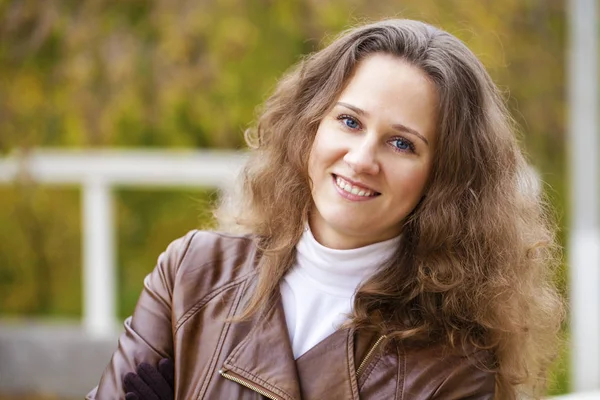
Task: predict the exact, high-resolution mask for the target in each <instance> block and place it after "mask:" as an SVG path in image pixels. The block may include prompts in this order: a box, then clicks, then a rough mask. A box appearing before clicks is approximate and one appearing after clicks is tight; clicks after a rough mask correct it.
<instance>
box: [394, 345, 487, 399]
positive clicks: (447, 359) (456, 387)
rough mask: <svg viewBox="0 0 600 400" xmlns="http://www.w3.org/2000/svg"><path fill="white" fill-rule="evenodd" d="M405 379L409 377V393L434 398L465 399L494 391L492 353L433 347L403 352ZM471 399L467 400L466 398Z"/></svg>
mask: <svg viewBox="0 0 600 400" xmlns="http://www.w3.org/2000/svg"><path fill="white" fill-rule="evenodd" d="M402 350H403V353H404V356H405V358H406V363H405V368H406V371H405V373H406V376H412V377H414V378H415V379H411V380H410V381H411V382H412V384H411V390H418V391H423V392H427V391H431V392H432V393H434V394H435V396H434V397H436V398H467V397H469V396H475V395H484V396H483V397H477V398H488V397H485V396H487V395H490V396H491V397H489V398H493V394H494V391H495V380H496V373H495V372H494V368H493V366H494V364H495V363H494V356H493V352H492V351H490V350H487V349H477V348H475V347H474V346H471V345H468V346H464V347H463V348H460V349H458V348H451V347H450V346H446V345H432V346H425V347H417V348H410V347H409V348H402ZM469 398H470V397H469Z"/></svg>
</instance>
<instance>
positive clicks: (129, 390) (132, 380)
mask: <svg viewBox="0 0 600 400" xmlns="http://www.w3.org/2000/svg"><path fill="white" fill-rule="evenodd" d="M174 370H175V367H174V365H173V361H172V360H170V359H168V358H163V359H162V360H160V361H159V362H158V369H156V368H154V367H153V366H152V365H150V364H148V363H141V364H139V365H138V367H137V373H134V372H129V373H128V374H127V375H125V378H124V379H123V383H124V385H125V392H126V394H125V399H126V400H173V399H174V397H175V395H174V387H175V385H174V382H175V379H174V373H175V372H174Z"/></svg>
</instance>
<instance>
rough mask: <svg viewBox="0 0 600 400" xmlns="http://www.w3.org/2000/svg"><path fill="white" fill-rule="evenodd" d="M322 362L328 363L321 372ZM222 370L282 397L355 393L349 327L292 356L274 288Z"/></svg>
mask: <svg viewBox="0 0 600 400" xmlns="http://www.w3.org/2000/svg"><path fill="white" fill-rule="evenodd" d="M359 347H362V346H359ZM359 351H360V350H359ZM359 354H360V353H359ZM323 365H327V366H329V368H327V369H326V371H324V368H322V366H323ZM223 370H224V371H230V372H233V373H234V374H235V375H237V376H238V377H240V378H241V379H242V380H244V381H245V382H249V383H251V384H252V385H253V386H255V387H258V388H261V389H262V390H265V389H266V391H267V392H269V393H270V394H272V395H275V397H278V398H281V399H285V400H300V399H317V398H338V399H355V400H358V398H359V397H358V386H357V381H356V369H355V343H354V330H353V329H341V330H338V331H336V332H335V333H333V334H332V335H330V336H328V337H327V338H325V339H324V340H323V341H322V342H320V343H319V344H317V345H316V346H315V347H313V348H312V349H310V350H309V351H308V352H306V353H305V354H303V355H302V356H301V357H300V358H299V359H298V360H294V355H293V352H292V346H291V344H290V340H289V334H288V330H287V325H286V322H285V315H284V311H283V305H282V303H281V297H280V295H279V293H278V294H277V296H276V299H275V301H274V304H273V306H272V307H271V309H270V310H269V311H268V312H267V314H266V315H265V316H264V317H263V319H261V320H260V322H258V323H256V324H255V326H254V327H253V329H252V330H251V331H250V332H249V333H248V336H247V337H246V338H245V339H244V340H243V341H242V342H240V343H239V344H238V345H237V346H236V347H235V348H234V350H233V351H232V352H231V353H230V354H229V356H228V357H227V359H226V360H225V363H224V364H223ZM300 377H301V378H300Z"/></svg>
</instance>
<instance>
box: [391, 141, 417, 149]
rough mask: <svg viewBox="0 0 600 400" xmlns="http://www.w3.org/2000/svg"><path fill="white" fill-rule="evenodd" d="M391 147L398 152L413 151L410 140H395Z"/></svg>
mask: <svg viewBox="0 0 600 400" xmlns="http://www.w3.org/2000/svg"><path fill="white" fill-rule="evenodd" d="M391 143H392V145H393V146H394V147H395V148H396V149H398V150H400V151H414V145H413V144H412V142H411V141H410V140H406V139H404V138H396V139H393V140H392V141H391Z"/></svg>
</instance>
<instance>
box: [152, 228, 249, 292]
mask: <svg viewBox="0 0 600 400" xmlns="http://www.w3.org/2000/svg"><path fill="white" fill-rule="evenodd" d="M256 249H257V246H256V242H255V240H254V238H253V237H252V235H237V234H230V233H225V232H216V231H203V230H192V231H190V232H188V233H187V234H186V235H184V236H182V237H180V238H178V239H176V240H174V241H173V242H171V244H170V245H169V246H168V247H167V250H166V251H165V252H164V253H163V254H162V255H161V258H166V259H167V260H168V262H169V263H170V264H171V267H172V269H174V271H173V272H174V273H175V275H177V276H182V277H185V278H186V279H190V278H191V277H193V276H194V275H200V276H201V277H202V280H206V278H207V276H206V274H212V275H214V274H218V275H222V276H223V279H225V280H226V281H231V279H235V278H236V277H237V276H240V275H246V274H248V273H251V272H253V271H254V265H255V263H254V259H255V258H256ZM213 282H214V281H213Z"/></svg>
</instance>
